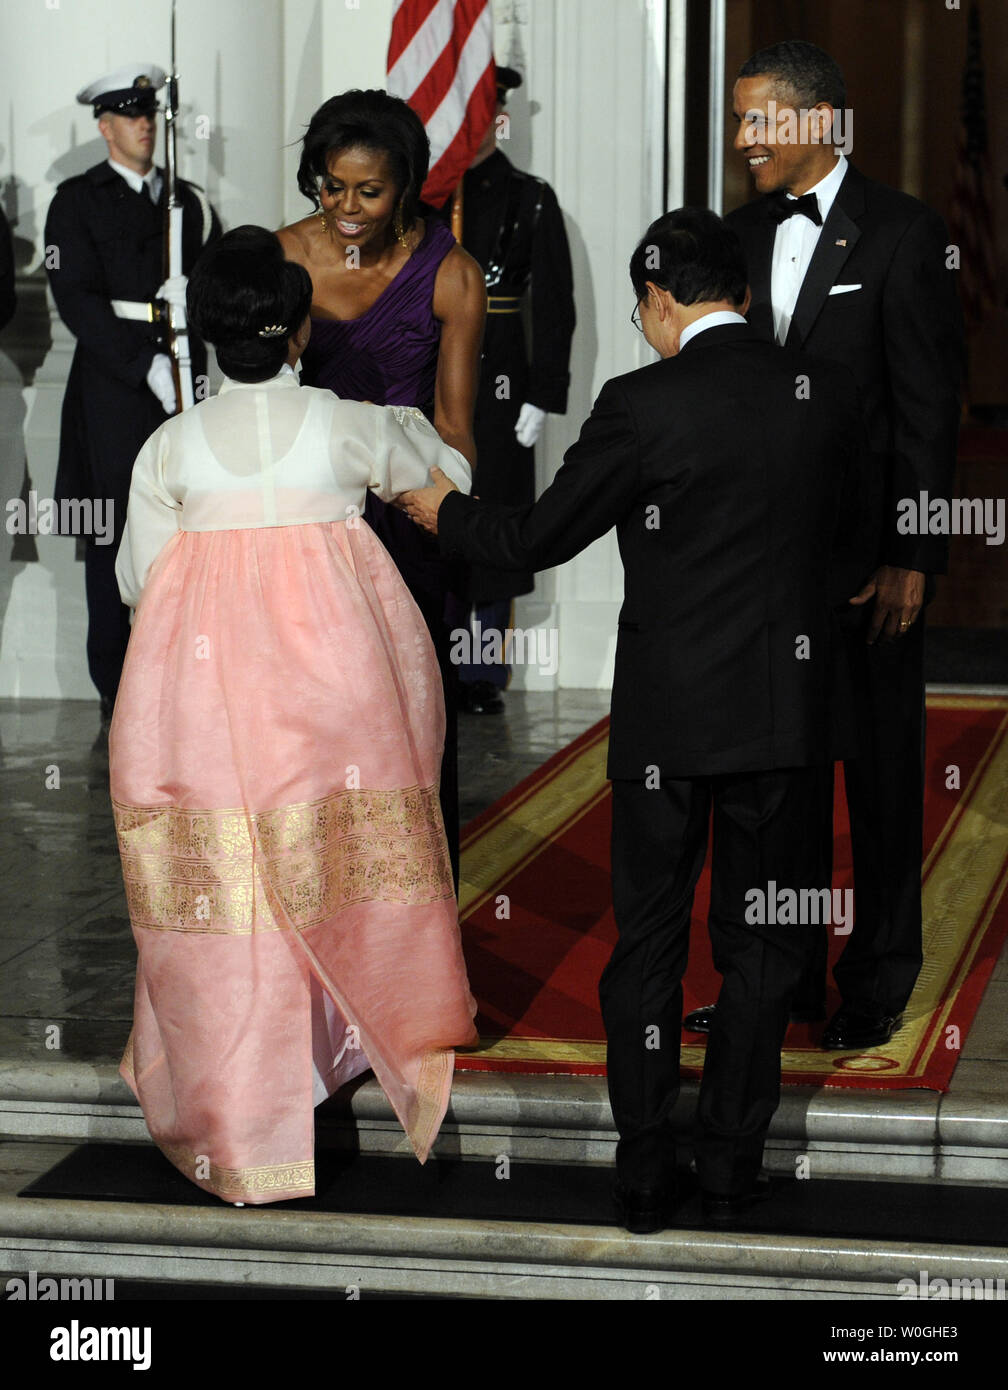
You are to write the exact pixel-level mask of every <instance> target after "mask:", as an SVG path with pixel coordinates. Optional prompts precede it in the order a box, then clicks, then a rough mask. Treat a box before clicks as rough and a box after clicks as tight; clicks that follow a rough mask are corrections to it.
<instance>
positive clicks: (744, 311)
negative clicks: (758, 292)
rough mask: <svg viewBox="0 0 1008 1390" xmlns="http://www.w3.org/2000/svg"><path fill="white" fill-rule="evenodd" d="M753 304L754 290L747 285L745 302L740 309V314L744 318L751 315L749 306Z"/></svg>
mask: <svg viewBox="0 0 1008 1390" xmlns="http://www.w3.org/2000/svg"><path fill="white" fill-rule="evenodd" d="M751 303H752V290H751V289H750V288H749V286H748V285H746V287H745V299H743V301H742V307H741V308H740V309H739V313H740V314H741V315H742V317H743V318H745V317H746V315H747V314H748V313H749V305H750V304H751Z"/></svg>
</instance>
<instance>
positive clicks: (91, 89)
mask: <svg viewBox="0 0 1008 1390" xmlns="http://www.w3.org/2000/svg"><path fill="white" fill-rule="evenodd" d="M166 76H167V74H166V73H165V72H164V69H163V68H159V67H156V66H154V65H153V64H152V63H131V64H130V65H129V66H128V67H125V68H119V70H118V71H117V72H110V73H109V74H108V75H107V76H106V77H99V78H98V80H97V82H89V83H88V85H87V86H86V87H82V88H81V89H80V91H79V92H78V93H77V100H78V101H79V102H80V103H81V105H82V106H91V107H93V108H94V113H95V115H96V116H100V115H101V113H102V112H103V111H114V112H115V113H116V114H117V115H121V116H140V115H144V114H149V113H150V112H153V111H157V110H158V109H159V108H158V99H157V93H158V90H159V89H160V88H161V87H163V86H164V84H165V78H166Z"/></svg>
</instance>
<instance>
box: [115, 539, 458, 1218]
mask: <svg viewBox="0 0 1008 1390" xmlns="http://www.w3.org/2000/svg"><path fill="white" fill-rule="evenodd" d="M443 740H444V704H443V698H442V692H441V681H440V677H439V673H438V667H437V661H436V659H435V655H434V649H433V646H432V643H431V640H430V637H429V634H428V632H427V628H426V626H425V624H424V621H423V618H422V617H421V615H420V612H419V610H418V609H417V607H416V605H415V604H414V602H413V600H412V598H411V597H410V595H409V592H408V590H407V589H406V587H405V585H404V584H403V582H402V580H401V578H400V576H399V574H398V571H397V570H396V568H395V565H394V564H393V562H392V560H391V559H390V558H389V556H388V554H387V552H386V551H385V550H384V548H383V547H382V545H381V543H380V542H379V541H378V540H377V538H376V537H375V536H374V534H373V533H372V531H371V530H370V529H369V527H368V526H367V524H366V523H362V522H357V523H356V524H354V522H353V521H351V522H350V523H344V522H332V523H313V524H308V525H302V526H279V527H266V528H261V529H253V530H234V531H212V532H186V531H183V532H180V533H179V534H178V536H176V537H175V538H174V539H173V540H172V541H170V542H169V543H168V545H167V546H165V548H164V550H163V551H162V552H161V554H160V555H159V556H158V558H157V560H156V561H155V563H154V565H153V567H152V571H151V575H150V577H149V579H148V583H147V586H146V588H145V589H144V593H143V596H142V598H141V600H140V604H139V606H138V608H137V612H136V616H135V619H134V624H133V631H132V634H131V636H130V642H129V649H128V652H127V655H126V664H125V668H124V670H123V677H122V682H121V685H120V687H119V695H118V698H117V701H116V707H115V715H114V718H113V720H112V727H111V731H110V734H109V764H110V777H111V793H112V802H113V809H114V813H115V823H116V830H117V834H118V838H119V849H120V853H121V857H122V867H123V878H124V881H125V885H126V896H127V902H128V904H129V912H130V919H131V922H132V925H133V933H134V937H135V939H136V944H137V951H138V956H139V960H138V965H137V980H136V998H135V1008H134V1017H133V1031H132V1033H131V1035H130V1039H129V1042H128V1044H127V1047H126V1052H125V1055H124V1057H123V1061H122V1065H121V1071H122V1075H123V1076H124V1078H125V1079H126V1081H127V1082H128V1083H129V1085H130V1086H131V1087H132V1089H133V1091H134V1092H135V1094H136V1096H137V1098H138V1100H139V1101H140V1104H141V1106H142V1107H143V1112H144V1117H145V1119H146V1121H147V1126H148V1128H149V1130H150V1133H151V1136H152V1137H153V1139H154V1140H155V1141H156V1143H157V1144H158V1145H159V1146H160V1148H161V1149H162V1150H163V1152H164V1153H165V1154H166V1155H167V1156H168V1158H169V1159H171V1161H172V1162H173V1163H174V1164H175V1165H176V1167H177V1168H179V1169H180V1170H181V1171H182V1172H183V1173H185V1174H186V1176H187V1177H189V1178H190V1179H191V1180H192V1181H193V1182H194V1183H196V1184H197V1185H198V1186H200V1187H202V1188H205V1189H206V1190H208V1191H210V1192H215V1193H217V1195H218V1196H220V1197H222V1198H225V1199H226V1200H228V1201H232V1202H234V1201H241V1202H248V1203H259V1202H272V1201H280V1200H284V1199H287V1198H293V1197H303V1196H311V1195H312V1194H313V1193H314V1190H315V1183H314V1161H313V1155H314V1143H313V1139H314V1124H313V1106H314V1104H316V1103H318V1101H319V1100H321V1099H324V1097H325V1096H326V1095H328V1094H331V1093H332V1092H333V1091H334V1090H336V1089H337V1088H338V1087H339V1086H341V1085H343V1084H344V1083H345V1082H347V1081H348V1080H350V1079H351V1078H352V1077H354V1076H356V1075H357V1074H359V1073H360V1072H362V1071H364V1070H366V1069H367V1068H369V1067H370V1068H371V1069H373V1071H374V1074H375V1076H376V1077H377V1078H378V1081H379V1082H380V1083H381V1085H382V1087H383V1088H384V1090H385V1093H386V1095H387V1096H388V1098H389V1101H390V1102H391V1104H392V1107H393V1109H394V1110H395V1113H396V1115H397V1116H398V1117H399V1119H400V1121H401V1123H402V1125H403V1128H404V1129H405V1131H406V1134H407V1135H408V1137H409V1140H410V1143H411V1144H412V1147H413V1149H414V1151H415V1153H416V1155H417V1157H418V1158H419V1159H420V1161H421V1162H423V1160H424V1159H425V1158H426V1157H427V1154H428V1153H429V1151H430V1147H431V1145H432V1143H433V1142H434V1139H435V1137H436V1135H437V1132H438V1129H439V1127H440V1124H441V1121H442V1119H443V1117H444V1113H445V1110H446V1107H447V1104H448V1098H449V1092H450V1088H451V1079H452V1070H453V1065H454V1053H453V1051H452V1049H453V1048H454V1047H455V1046H462V1045H466V1044H470V1045H471V1044H472V1043H474V1042H475V1041H476V1033H475V1030H474V1027H473V1016H474V1013H475V1004H474V1001H473V999H472V996H471V995H470V992H469V987H468V981H467V978H466V970H465V964H464V961H463V958H462V949H461V944H460V939H459V929H458V912H457V906H456V900H455V896H454V892H453V888H452V878H451V866H450V862H449V858H448V849H447V844H446V841H445V834H444V826H443V823H442V819H441V812H440V808H439V805H438V778H439V769H440V765H441V752H442V744H443Z"/></svg>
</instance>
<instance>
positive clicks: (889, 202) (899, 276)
mask: <svg viewBox="0 0 1008 1390" xmlns="http://www.w3.org/2000/svg"><path fill="white" fill-rule="evenodd" d="M726 221H727V222H728V224H729V225H730V226H731V227H732V228H733V229H734V230H735V232H736V233H737V234H738V236H739V237H740V239H741V241H742V246H743V248H744V250H745V254H746V260H747V262H748V265H749V287H750V289H751V291H752V303H751V305H750V309H749V322H750V323H751V324H752V326H753V328H754V330H755V332H756V333H757V334H758V335H759V337H760V338H762V339H764V340H765V341H767V342H773V341H774V328H773V313H772V309H771V303H770V272H771V262H772V257H773V246H774V233H775V232H776V229H777V223H776V222H775V221H774V220H773V219H772V217H771V216H770V201H769V199H768V198H758V199H756V200H755V201H754V202H752V203H747V204H746V205H745V206H744V207H741V208H738V209H737V210H736V211H735V212H733V213H730V214H729V215H728V217H727V218H726ZM947 243H948V236H947V234H946V230H945V224H944V223H943V222H942V219H941V218H940V217H939V216H938V214H937V213H935V212H932V211H931V209H930V208H928V207H925V205H924V204H923V203H921V202H918V200H917V199H916V198H911V197H910V196H909V195H908V194H906V193H900V192H898V191H897V190H896V189H893V188H887V187H886V186H885V185H884V184H881V183H875V182H874V181H873V180H871V179H866V178H865V176H864V175H863V174H862V173H860V172H859V170H857V169H855V168H854V166H853V165H850V166H849V167H848V169H847V172H846V174H845V175H844V178H843V182H842V183H841V184H840V188H839V190H838V192H837V196H836V199H835V201H834V203H833V206H832V207H831V209H830V211H829V214H828V215H827V217H826V221H825V224H824V225H823V229H822V232H821V233H820V236H819V241H818V242H817V244H816V248H815V252H814V253H813V256H812V260H811V262H810V264H809V268H808V271H807V272H806V275H805V280H804V283H803V285H802V288H801V291H800V293H799V296H798V302H797V304H796V305H795V311H794V315H793V317H792V319H791V327H790V330H789V332H788V337H787V343H786V345H785V346H787V347H789V348H804V349H806V350H807V351H808V352H811V353H813V354H815V355H816V356H818V357H825V358H829V359H831V360H833V361H836V362H842V363H844V365H845V366H847V367H848V368H849V369H850V370H851V372H852V373H853V375H854V378H855V380H856V381H857V383H858V386H859V388H860V392H861V400H862V405H863V409H864V412H865V424H866V426H867V431H868V439H869V447H870V449H871V453H872V455H873V464H874V467H873V469H872V471H871V475H870V486H871V498H872V504H873V507H874V510H875V513H876V516H877V519H878V531H879V538H880V545H879V553H878V556H877V562H878V563H879V564H889V565H898V566H901V567H902V568H904V569H915V570H923V571H924V572H925V573H933V574H941V573H944V572H945V570H946V568H947V565H948V539H947V538H946V537H944V536H930V535H928V536H918V535H909V536H907V535H900V534H899V533H898V532H897V530H896V518H897V504H898V502H899V500H900V498H903V497H912V498H914V499H915V500H916V499H917V497H918V496H919V494H920V493H921V492H927V493H929V494H930V496H932V497H948V496H950V495H951V492H952V486H953V477H954V473H955V456H956V439H957V434H958V427H959V387H960V378H961V374H962V360H963V329H962V315H961V311H960V307H959V299H958V295H957V293H956V286H955V279H954V276H953V273H952V272H951V271H950V270H948V269H946V264H945V262H946V256H947V249H946V248H947ZM843 286H851V287H852V288H850V289H843V288H841V287H843ZM831 291H835V292H832V293H831Z"/></svg>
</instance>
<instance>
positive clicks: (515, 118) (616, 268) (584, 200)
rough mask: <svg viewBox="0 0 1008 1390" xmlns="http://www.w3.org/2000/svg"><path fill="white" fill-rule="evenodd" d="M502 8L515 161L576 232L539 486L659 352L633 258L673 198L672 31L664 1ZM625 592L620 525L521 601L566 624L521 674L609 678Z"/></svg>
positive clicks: (594, 682) (564, 679)
mask: <svg viewBox="0 0 1008 1390" xmlns="http://www.w3.org/2000/svg"><path fill="white" fill-rule="evenodd" d="M505 12H506V13H508V14H509V15H510V16H511V17H512V23H510V24H509V25H501V26H500V27H499V31H498V37H499V39H500V38H501V37H505V38H506V42H507V51H506V56H501V61H502V62H507V63H509V64H511V65H512V66H519V67H522V68H523V69H524V71H525V86H524V87H523V88H521V89H520V90H519V92H518V93H516V94H515V96H513V97H511V98H510V99H509V102H508V106H509V109H511V111H512V140H513V141H514V150H515V162H516V163H519V164H520V165H521V167H523V168H528V169H529V170H530V171H531V172H532V173H535V174H540V175H541V176H542V177H544V178H545V179H547V180H548V182H549V183H551V184H552V185H553V188H554V190H555V191H556V194H557V198H558V200H559V202H560V206H561V208H562V209H563V213H564V220H565V224H566V227H567V235H568V239H569V241H570V248H571V259H572V262H573V268H574V297H575V303H576V307H577V318H578V323H577V328H576V330H575V335H574V346H573V353H572V357H571V390H570V398H569V402H568V407H567V414H566V416H563V417H560V418H558V417H555V416H550V417H549V418H548V419H547V423H546V428H545V430H544V433H543V443H542V445H541V446H540V447H539V449H538V450H537V458H538V469H539V475H540V476H539V478H538V480H537V482H538V486H539V488H540V490H541V489H542V488H544V487H545V486H546V485H547V483H548V482H549V481H550V479H551V478H552V477H553V475H554V474H555V473H556V471H557V469H558V467H559V466H560V463H561V462H562V458H563V453H564V451H565V449H566V448H567V447H568V446H569V445H570V444H571V443H573V441H574V440H575V439H576V438H577V435H578V433H579V431H580V427H581V424H582V423H583V421H584V420H585V419H586V418H587V416H588V414H589V413H590V410H591V405H592V402H593V400H594V399H595V396H596V395H597V394H598V391H599V390H600V388H601V387H602V385H603V383H604V382H605V381H606V380H607V379H608V378H609V377H613V376H618V375H619V374H621V373H623V372H627V371H632V370H633V369H634V368H635V367H639V366H643V365H644V364H645V363H646V362H649V361H652V360H653V359H654V354H653V353H652V351H651V349H650V348H649V347H648V346H647V344H646V343H645V341H644V339H643V337H642V336H641V334H640V333H638V332H637V330H636V329H635V328H634V327H633V325H632V324H631V322H630V313H631V310H632V309H633V292H632V289H631V285H630V275H629V270H628V266H629V261H630V254H631V252H632V251H633V248H634V247H635V246H636V244H637V242H638V240H639V238H640V237H641V235H642V234H643V232H644V230H645V228H646V227H647V225H648V224H649V223H650V222H651V221H652V220H653V219H654V218H655V217H658V216H659V215H660V214H661V213H662V212H664V211H665V206H664V190H663V186H662V168H663V154H664V131H665V106H664V100H665V97H664V85H665V64H666V49H667V35H666V32H665V24H664V4H663V3H660V4H656V3H652V0H620V3H619V4H618V5H614V4H611V3H609V0H555V3H554V4H552V5H538V4H536V5H517V6H509V7H507V11H502V13H505ZM522 20H524V21H525V22H524V23H522V22H520V21H522ZM508 31H510V32H508ZM523 121H525V122H527V129H523V127H522V122H523ZM503 148H504V151H505V153H506V154H509V155H510V154H511V150H510V149H509V148H508V146H503ZM526 149H527V150H528V157H527V160H526V158H525V156H524V151H525V150H526ZM519 152H520V153H519ZM622 595H623V570H622V566H621V564H620V560H619V553H618V550H617V546H616V536H615V532H610V534H609V535H607V536H605V537H603V538H602V539H601V540H598V541H596V542H595V543H594V544H593V545H591V546H590V547H589V548H588V549H587V550H586V551H584V552H583V553H582V554H581V555H579V556H577V557H576V558H575V559H574V560H572V561H570V563H569V564H567V565H565V566H563V567H562V568H561V569H560V570H557V571H551V572H550V573H548V574H546V575H541V576H540V577H539V578H538V579H537V582H536V592H535V595H534V596H532V597H531V598H527V599H522V600H519V601H518V603H517V604H516V616H515V622H516V625H517V626H519V627H530V626H537V625H541V626H553V625H555V626H556V627H557V628H558V630H559V655H560V661H559V671H558V673H557V675H556V676H554V677H549V676H545V675H543V674H541V673H540V672H539V671H538V670H536V669H535V668H531V669H530V668H527V667H526V668H518V669H516V671H515V676H514V682H513V683H514V685H515V686H517V687H519V688H537V689H544V688H545V689H549V688H553V687H555V686H560V687H567V688H577V687H595V688H605V687H607V686H609V685H610V684H611V683H612V669H613V657H614V655H615V648H616V620H617V615H618V613H619V607H620V603H621V601H622Z"/></svg>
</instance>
